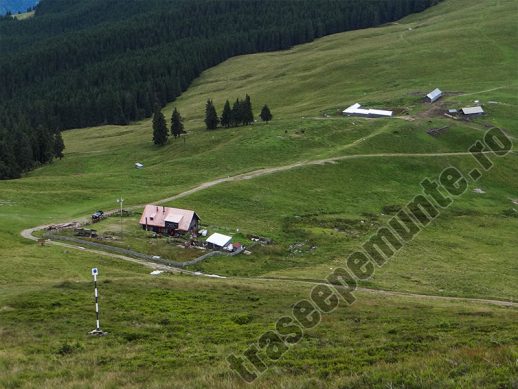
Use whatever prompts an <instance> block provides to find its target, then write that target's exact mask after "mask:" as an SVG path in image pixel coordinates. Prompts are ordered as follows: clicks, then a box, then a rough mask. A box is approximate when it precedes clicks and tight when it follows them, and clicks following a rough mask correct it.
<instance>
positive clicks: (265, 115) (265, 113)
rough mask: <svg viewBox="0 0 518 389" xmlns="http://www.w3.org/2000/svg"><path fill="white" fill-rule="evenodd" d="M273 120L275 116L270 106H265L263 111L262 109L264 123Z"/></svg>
mask: <svg viewBox="0 0 518 389" xmlns="http://www.w3.org/2000/svg"><path fill="white" fill-rule="evenodd" d="M272 119H273V115H272V113H271V112H270V108H268V105H266V104H265V105H264V107H263V109H261V120H262V121H263V122H269V121H270V120H272Z"/></svg>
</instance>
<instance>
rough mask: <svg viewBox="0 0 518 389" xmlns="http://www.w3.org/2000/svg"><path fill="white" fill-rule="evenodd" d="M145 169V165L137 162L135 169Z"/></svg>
mask: <svg viewBox="0 0 518 389" xmlns="http://www.w3.org/2000/svg"><path fill="white" fill-rule="evenodd" d="M143 167H144V165H143V164H141V163H140V162H135V168H136V169H142V168H143Z"/></svg>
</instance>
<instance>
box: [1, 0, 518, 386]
mask: <svg viewBox="0 0 518 389" xmlns="http://www.w3.org/2000/svg"><path fill="white" fill-rule="evenodd" d="M517 10H518V9H517V4H516V2H515V1H514V0H481V1H477V2H471V1H467V0H445V1H444V2H442V3H441V4H440V5H438V6H436V7H433V8H431V9H429V10H427V11H425V12H423V13H421V14H417V15H412V16H410V17H407V18H405V19H403V20H401V21H399V22H397V23H392V24H390V25H387V26H382V27H378V28H372V29H366V30H360V31H353V32H347V33H342V34H336V35H332V36H328V37H325V38H322V39H319V40H317V41H315V42H312V43H309V44H306V45H301V46H298V47H295V48H293V49H291V50H287V51H283V52H275V53H264V54H256V55H249V56H242V57H237V58H233V59H231V60H228V61H226V62H225V63H223V64H221V65H219V66H217V67H215V68H213V69H210V70H208V71H206V72H204V73H203V74H202V76H201V77H200V78H199V79H197V80H196V81H195V82H194V83H193V85H192V86H191V87H190V88H189V89H188V90H187V91H186V92H185V93H184V94H183V95H182V96H181V97H180V98H179V99H178V100H177V101H175V102H174V103H172V104H170V105H168V106H167V107H166V108H165V109H164V111H163V112H164V113H165V115H166V118H167V119H168V121H169V119H170V116H171V112H172V110H173V107H177V108H178V109H179V111H180V112H181V114H182V115H183V116H184V118H185V126H186V129H187V130H188V135H186V136H185V137H184V138H183V139H180V140H170V141H169V144H168V145H166V146H165V147H162V148H157V147H155V146H154V145H153V144H152V142H151V124H150V120H145V121H142V122H139V123H133V124H131V125H129V126H124V127H123V126H102V127H97V128H86V129H78V130H72V131H67V132H66V133H64V139H65V143H66V150H65V158H64V159H62V160H56V161H55V162H53V163H52V164H51V165H48V166H44V167H42V168H40V169H37V170H35V171H33V172H31V173H29V174H27V175H26V176H25V177H23V178H22V179H20V180H13V181H2V182H0V344H1V345H2V347H0V387H5V388H25V387H27V388H36V387H37V388H54V387H56V386H62V387H67V388H68V387H70V388H72V387H74V388H75V387H85V388H86V387H88V388H90V387H92V388H116V387H123V386H124V387H133V388H139V387H149V388H162V387H172V388H174V387H178V388H180V387H215V388H219V387H220V388H224V387H241V386H243V387H244V386H245V384H244V383H243V382H242V381H240V380H239V378H237V376H235V375H234V374H232V373H231V371H230V369H229V368H228V366H227V363H226V362H225V357H226V356H227V355H228V354H229V353H236V354H238V353H241V352H243V351H244V350H245V349H246V347H247V346H248V345H249V344H250V343H251V342H253V341H255V340H256V339H257V337H258V336H260V335H261V334H262V333H263V332H264V331H265V330H267V329H271V328H272V326H273V324H274V322H275V321H276V320H277V319H278V318H280V317H282V316H284V315H286V314H288V313H289V312H290V308H291V306H292V304H294V303H295V302H297V301H298V300H299V299H300V298H306V297H307V296H308V293H309V291H310V288H311V285H308V284H304V283H301V282H297V280H299V281H300V280H321V279H323V278H325V277H326V276H327V275H328V274H329V273H330V272H331V269H333V268H335V267H337V266H341V265H342V264H343V260H344V259H345V258H346V256H347V254H348V253H350V252H352V251H353V250H355V249H357V248H358V247H359V246H360V245H361V244H362V243H363V242H364V241H365V240H366V239H367V238H368V237H369V236H370V235H371V234H373V233H374V232H375V231H376V229H377V228H378V227H380V226H382V225H383V224H384V223H386V222H387V220H388V219H389V217H390V210H391V209H394V207H395V206H403V205H405V204H406V203H407V202H408V201H410V200H411V199H412V197H413V196H414V195H416V194H419V193H420V189H419V182H420V181H421V180H422V179H424V178H426V177H429V178H436V177H437V176H438V175H439V173H440V172H441V171H442V170H443V169H444V168H446V167H448V166H449V165H453V166H456V167H458V168H459V169H460V170H461V171H462V172H464V173H467V172H469V171H470V170H471V169H472V168H473V167H476V162H475V160H474V159H473V158H472V157H471V156H469V155H448V154H449V153H465V152H466V151H467V150H468V148H469V147H470V145H472V144H473V143H474V142H475V141H476V140H478V139H481V137H483V134H484V132H485V131H486V130H487V129H488V128H491V127H498V128H502V129H504V131H505V132H506V133H507V134H508V135H509V136H510V137H512V138H513V139H514V141H515V143H516V138H518V126H517V124H518V120H517V117H516V113H515V112H516V109H517V106H518V67H517V66H516V64H517V63H518V50H517V49H518V47H517V43H516V42H518V39H517V38H518V31H517V29H516V22H515V15H516V11H517ZM435 87H440V88H441V89H442V90H443V91H445V92H447V95H446V96H445V97H444V98H443V99H442V100H440V101H439V102H437V103H436V104H435V105H433V106H431V105H430V104H426V103H424V102H423V101H422V97H423V95H425V94H426V93H428V92H429V91H431V90H432V89H434V88H435ZM246 93H248V94H249V95H250V96H251V98H252V103H253V106H254V109H255V113H256V114H258V113H259V110H260V107H261V106H262V105H263V104H265V103H267V104H268V105H269V106H270V108H271V110H272V113H273V115H274V120H273V121H272V122H271V123H268V124H264V123H259V122H258V123H256V124H254V125H251V126H247V127H240V128H231V129H218V130H216V131H211V132H209V131H206V130H205V129H204V127H203V112H204V105H205V102H206V100H207V99H208V98H212V99H213V100H214V102H215V104H216V107H217V109H218V112H219V113H221V110H222V107H223V104H224V102H225V100H226V99H229V100H230V101H233V100H235V99H236V98H237V97H244V95H245V94H246ZM475 100H479V101H480V102H481V103H482V104H483V106H484V109H485V111H486V112H487V115H485V116H483V117H480V118H476V119H473V120H471V121H463V120H453V119H450V118H446V117H444V116H443V115H442V114H441V112H442V111H441V110H442V109H446V108H460V107H463V106H469V105H472V104H474V101H475ZM356 102H360V103H362V105H365V106H368V107H372V108H387V109H396V110H397V111H398V112H399V113H398V116H397V117H396V118H392V119H379V120H371V119H361V118H344V117H341V116H339V115H337V114H336V112H337V110H343V109H344V108H346V107H347V106H349V105H351V104H353V103H356ZM326 115H327V116H326ZM445 126H448V127H449V128H448V130H447V131H446V132H445V133H443V134H442V135H440V136H438V137H432V136H430V135H428V134H427V133H426V131H427V130H428V129H430V128H440V127H445ZM418 154H426V155H425V156H419V155H418ZM340 157H343V159H337V160H335V161H333V162H329V163H322V164H313V165H310V166H303V167H297V168H294V169H292V170H287V171H283V172H279V173H274V174H269V175H264V176H261V177H255V178H253V179H249V180H242V181H235V182H226V183H223V184H220V185H217V186H214V187H211V188H208V189H206V190H203V191H200V192H197V193H194V194H191V195H189V196H186V197H183V198H181V199H179V200H176V201H173V202H169V203H167V204H166V205H169V206H176V207H185V208H189V209H195V210H196V212H197V213H198V214H199V215H200V216H201V218H202V222H203V223H204V225H206V226H208V228H209V229H210V230H211V231H220V232H224V233H230V234H233V235H237V237H239V239H246V238H245V237H246V236H247V235H249V234H257V235H262V236H266V237H271V238H273V240H274V244H272V245H268V246H260V245H255V246H252V247H251V248H250V251H251V252H252V254H251V255H250V256H237V257H215V258H212V259H210V260H207V261H206V262H203V263H201V264H198V265H196V266H195V267H192V268H191V269H190V270H196V271H202V272H205V273H211V274H219V275H222V276H227V277H228V278H226V279H207V278H201V277H193V276H188V275H179V274H172V273H164V274H162V275H160V276H158V277H152V276H150V275H149V272H150V269H148V268H146V267H144V266H141V265H139V264H135V263H130V262H126V261H124V260H121V259H115V258H110V257H106V256H101V255H99V254H92V253H88V252H83V251H81V250H74V249H71V248H66V247H62V246H52V245H47V246H44V247H40V246H38V245H36V244H35V243H34V242H29V241H27V240H25V239H23V238H22V237H21V236H20V231H21V230H23V229H25V228H30V227H34V226H37V225H41V224H49V223H58V222H65V221H70V220H73V219H77V218H80V217H84V216H86V215H89V214H91V213H93V212H94V211H96V210H97V209H104V210H110V209H115V208H117V203H116V199H117V198H118V197H120V196H122V197H123V198H124V199H125V202H124V205H125V206H128V207H135V206H138V205H141V204H145V203H152V202H155V201H158V200H160V199H164V198H167V197H170V196H173V195H175V194H178V193H180V192H182V191H185V190H188V189H191V188H193V187H195V186H197V185H199V184H201V183H203V182H206V181H210V180H214V179H218V178H225V177H229V176H233V175H236V174H241V173H246V172H252V171H254V170H258V169H263V168H270V167H277V166H283V165H289V164H293V163H296V162H301V161H312V160H320V159H328V158H340ZM517 158H518V156H517V154H516V152H513V153H511V154H509V155H508V156H506V157H504V158H497V157H495V156H491V159H492V160H493V162H494V163H495V166H494V168H493V169H492V170H491V171H489V172H487V173H485V174H484V176H483V177H482V178H481V180H480V181H479V182H477V183H473V182H471V183H470V187H469V189H468V191H467V192H466V193H465V194H464V195H463V196H461V197H460V198H459V199H457V200H456V201H455V203H454V204H453V205H452V206H451V207H450V208H449V209H447V210H444V211H443V212H442V213H441V216H440V217H439V218H438V220H437V221H436V222H434V223H432V224H431V225H430V226H429V227H428V228H427V229H426V230H425V231H423V232H422V233H421V234H420V235H419V236H417V238H416V239H414V240H413V241H412V242H411V243H409V244H408V245H406V246H405V247H404V248H403V249H402V250H401V251H400V252H399V253H398V255H397V256H396V257H394V259H392V260H391V261H390V263H388V264H387V265H385V266H384V267H383V268H381V269H377V271H376V273H375V275H374V277H373V278H372V279H370V280H368V281H365V282H364V283H363V284H362V286H363V287H368V288H372V289H383V290H390V291H395V292H410V293H417V294H423V295H434V296H443V297H446V296H451V297H463V298H479V299H495V300H505V301H516V299H517V298H518V289H517V288H516V284H517V282H516V281H517V279H518V267H517V266H516V261H517V260H518V254H517V250H516V236H517V233H518V217H515V216H516V214H517V213H518V201H517V200H518V180H517V179H516V177H517V173H518V163H517V162H518V159H517ZM135 162H142V163H143V164H144V165H145V167H144V169H140V170H137V169H135V168H134V163H135ZM476 188H479V189H482V190H483V191H484V192H485V193H476V192H475V191H474V189H476ZM513 201H516V202H513ZM118 222H119V220H118V219H116V218H109V219H107V220H106V221H105V222H103V223H104V224H100V225H99V228H100V229H101V230H102V231H114V234H115V232H116V231H118V228H119V224H118ZM135 222H136V219H132V218H125V219H124V223H125V224H124V228H125V232H126V233H127V234H128V237H131V238H132V239H133V242H136V243H134V244H136V245H137V246H138V247H139V248H142V250H143V251H146V250H147V251H146V252H148V253H150V254H154V253H157V254H158V255H161V254H164V253H165V251H160V250H164V248H160V247H157V248H156V250H157V251H156V252H154V251H153V250H155V249H154V248H150V247H149V246H148V245H149V243H147V242H146V241H145V239H142V237H141V236H140V235H139V232H141V230H139V228H138V226H136V225H135ZM94 228H95V227H94ZM237 229H239V234H237V233H236V230H237ZM246 243H248V242H246ZM175 255H176V254H175ZM177 255H179V256H182V255H187V254H185V253H184V254H182V253H177ZM95 266H96V267H99V269H100V271H101V276H100V290H101V310H102V317H101V321H102V325H103V327H104V329H105V330H106V331H108V332H109V333H110V334H109V335H108V336H107V337H105V338H90V337H87V336H86V333H87V332H88V331H90V330H92V329H93V326H94V323H95V322H94V315H93V299H92V285H91V276H90V268H92V267H95ZM275 278H278V280H275ZM516 323H518V311H517V310H516V308H514V307H505V306H496V305H491V304H486V303H484V302H481V301H479V302H476V301H470V302H467V301H458V300H444V299H433V298H424V297H419V296H396V295H386V294H382V293H372V292H367V291H362V292H359V293H358V302H357V303H355V304H354V305H352V306H350V307H347V306H345V305H344V306H341V307H340V308H339V309H338V310H337V311H336V312H334V313H332V314H329V315H327V316H325V317H324V319H323V322H322V323H321V324H320V325H319V326H318V327H316V328H314V329H312V330H311V331H309V332H308V333H307V334H306V336H305V337H304V339H303V340H302V341H301V342H300V344H298V345H297V346H295V347H294V348H293V349H292V350H290V351H289V352H288V353H287V354H286V355H285V356H284V357H283V358H282V359H281V360H280V361H279V362H278V363H276V364H275V366H274V367H272V368H270V369H269V370H268V372H267V373H266V374H265V375H264V376H263V377H261V378H260V379H259V380H257V382H256V383H255V384H254V386H257V387H264V388H267V387H268V388H269V387H285V388H300V387H304V388H322V387H343V388H349V387H362V388H363V387H365V388H368V387H380V388H381V387H451V388H454V387H495V388H497V387H499V388H503V387H513V385H517V384H518V378H517V377H518V371H517V367H516V360H517V358H518V349H517V347H516V345H517V344H518V337H517V335H516V334H517V333H518V328H517V324H516Z"/></svg>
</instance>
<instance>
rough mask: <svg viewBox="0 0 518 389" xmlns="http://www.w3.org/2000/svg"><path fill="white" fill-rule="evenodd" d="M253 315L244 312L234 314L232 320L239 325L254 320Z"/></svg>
mask: <svg viewBox="0 0 518 389" xmlns="http://www.w3.org/2000/svg"><path fill="white" fill-rule="evenodd" d="M253 319H254V318H253V316H252V315H251V314H249V313H243V314H239V315H234V316H232V321H233V322H234V323H236V324H239V325H244V324H248V323H250V322H251V321H252V320H253Z"/></svg>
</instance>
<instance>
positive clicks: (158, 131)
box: [153, 105, 169, 146]
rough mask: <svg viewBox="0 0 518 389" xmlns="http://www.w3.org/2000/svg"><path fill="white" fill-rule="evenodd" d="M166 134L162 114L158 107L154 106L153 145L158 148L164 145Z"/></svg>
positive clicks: (165, 125)
mask: <svg viewBox="0 0 518 389" xmlns="http://www.w3.org/2000/svg"><path fill="white" fill-rule="evenodd" d="M168 132H169V131H168V130H167V124H166V122H165V117H164V114H163V113H162V111H161V110H160V107H159V106H158V105H156V106H155V112H154V114H153V143H154V144H156V145H158V146H163V145H165V144H166V143H167V137H168V135H169V134H168Z"/></svg>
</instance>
